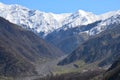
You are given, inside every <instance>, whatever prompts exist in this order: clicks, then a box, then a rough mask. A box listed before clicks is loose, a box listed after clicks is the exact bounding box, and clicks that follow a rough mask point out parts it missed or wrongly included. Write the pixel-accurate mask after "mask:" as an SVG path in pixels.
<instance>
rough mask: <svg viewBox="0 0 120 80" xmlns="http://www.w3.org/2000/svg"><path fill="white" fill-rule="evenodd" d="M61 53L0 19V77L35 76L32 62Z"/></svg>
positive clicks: (35, 36) (28, 32)
mask: <svg viewBox="0 0 120 80" xmlns="http://www.w3.org/2000/svg"><path fill="white" fill-rule="evenodd" d="M62 54H63V53H62V52H61V51H60V50H58V49H57V48H55V47H54V46H52V45H50V44H48V43H46V42H45V41H44V40H43V39H41V38H39V37H38V36H37V35H36V34H34V33H33V32H31V31H27V30H24V29H22V28H21V27H18V26H17V25H15V24H12V23H10V22H9V21H7V20H5V19H3V18H1V17H0V75H5V76H20V75H24V74H25V75H29V74H35V73H36V71H35V69H34V65H33V64H34V62H36V61H37V60H39V59H41V58H56V57H59V56H61V55H62Z"/></svg>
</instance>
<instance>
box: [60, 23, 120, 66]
mask: <svg viewBox="0 0 120 80" xmlns="http://www.w3.org/2000/svg"><path fill="white" fill-rule="evenodd" d="M110 26H112V28H111V29H107V30H105V31H103V32H102V33H101V34H98V35H96V36H94V37H93V38H91V39H89V40H87V41H86V42H84V43H83V44H81V45H80V46H79V47H78V48H77V49H76V50H74V51H73V52H72V53H71V54H70V55H68V56H67V57H66V58H65V59H64V60H63V61H61V62H59V63H58V64H59V65H65V64H69V63H71V62H74V61H77V60H84V61H85V62H86V63H92V62H96V61H100V63H99V66H104V65H107V64H111V63H112V62H113V61H114V60H115V59H117V57H118V55H120V31H119V30H120V24H112V25H110Z"/></svg>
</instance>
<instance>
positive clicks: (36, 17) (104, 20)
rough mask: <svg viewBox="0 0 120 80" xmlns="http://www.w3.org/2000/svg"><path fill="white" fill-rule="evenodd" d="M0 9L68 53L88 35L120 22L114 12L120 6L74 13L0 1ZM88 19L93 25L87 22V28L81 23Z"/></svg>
mask: <svg viewBox="0 0 120 80" xmlns="http://www.w3.org/2000/svg"><path fill="white" fill-rule="evenodd" d="M0 13H1V14H0V16H1V17H3V18H5V19H7V20H9V21H10V22H12V23H15V24H17V25H20V26H22V27H23V28H25V29H27V30H31V31H33V32H35V33H37V34H39V36H40V37H41V38H43V39H45V40H46V41H47V42H49V43H52V44H53V45H55V46H56V47H58V48H59V49H61V50H62V51H63V52H64V53H66V54H67V53H71V52H72V51H73V50H74V49H76V48H77V47H78V45H79V44H80V43H81V42H84V41H85V40H87V39H89V37H91V36H94V35H95V34H99V33H100V32H102V31H104V30H106V29H107V27H105V26H106V25H111V24H113V23H114V22H116V23H119V19H117V16H119V15H120V10H118V11H111V12H108V13H105V14H101V15H95V14H93V13H91V12H86V11H83V10H78V11H76V12H74V13H63V14H54V13H45V12H42V11H38V10H31V9H28V8H26V7H23V6H20V5H17V4H13V5H6V4H3V3H0ZM112 18H113V19H112ZM114 18H116V19H114ZM113 20H114V21H113ZM95 22H99V23H95ZM91 23H93V25H90V27H89V28H88V27H83V26H89V24H91ZM94 23H95V24H94ZM81 26H82V27H81ZM65 43H66V44H65Z"/></svg>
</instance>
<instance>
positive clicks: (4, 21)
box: [0, 3, 120, 80]
mask: <svg viewBox="0 0 120 80" xmlns="http://www.w3.org/2000/svg"><path fill="white" fill-rule="evenodd" d="M0 13H1V14H0V79H1V76H2V77H3V78H4V76H5V77H6V76H7V77H18V76H19V77H20V76H22V77H23V76H24V77H25V78H22V79H15V80H23V79H24V80H33V77H34V79H37V78H38V79H37V80H41V79H42V78H40V77H41V75H42V77H43V76H46V75H47V73H48V74H49V75H48V76H47V77H46V78H43V80H46V79H48V80H49V79H51V80H54V79H56V78H57V79H56V80H60V79H61V77H63V78H64V80H71V79H85V80H89V79H94V77H95V78H97V77H99V75H100V77H101V73H103V72H104V68H106V67H107V68H108V66H110V65H111V64H112V63H113V62H114V61H115V62H114V63H113V64H112V66H111V67H110V68H109V69H108V70H107V71H106V72H105V73H104V75H103V76H102V77H103V78H104V79H105V80H111V79H113V80H115V77H117V79H116V80H119V74H118V73H119V62H120V61H119V57H120V56H119V55H120V10H117V11H111V12H108V13H104V14H100V15H96V14H93V13H92V12H86V11H83V10H78V11H76V12H73V13H62V14H54V13H51V12H49V13H46V12H42V11H39V10H31V9H28V8H26V7H23V6H20V5H17V4H13V5H6V4H3V3H0ZM61 56H62V57H61ZM94 65H95V66H94ZM91 66H92V67H91ZM117 70H118V71H117ZM67 72H68V73H67ZM70 72H75V73H70ZM76 72H77V73H76ZM93 72H94V73H95V74H91V73H93ZM62 73H67V74H63V75H59V76H57V75H56V74H62ZM54 74H55V75H56V76H54ZM69 75H71V76H70V77H67V76H69ZM76 75H77V76H76ZM83 75H84V77H83ZM30 76H32V77H31V78H29V77H30ZM50 76H52V77H50ZM73 76H74V78H72V77H73ZM85 76H88V77H89V79H88V78H87V77H85ZM96 76H97V77H96ZM27 77H28V79H27ZM66 77H67V79H66ZM100 79H101V78H100ZM3 80H4V79H3ZM5 80H6V79H5ZM95 80H99V79H95ZM101 80H102V79H101Z"/></svg>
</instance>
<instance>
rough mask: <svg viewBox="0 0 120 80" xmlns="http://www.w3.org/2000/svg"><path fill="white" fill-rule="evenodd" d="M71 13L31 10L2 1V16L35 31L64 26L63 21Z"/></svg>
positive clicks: (47, 31) (49, 30)
mask: <svg viewBox="0 0 120 80" xmlns="http://www.w3.org/2000/svg"><path fill="white" fill-rule="evenodd" d="M70 14H71V13H68V14H67V13H66V14H53V13H45V12H41V11H38V10H30V9H28V8H26V7H23V6H20V5H17V4H15V5H5V4H3V3H0V16H1V17H4V18H6V19H7V20H9V21H10V22H12V23H15V24H18V25H21V26H22V27H24V28H27V29H32V30H33V31H34V32H37V33H40V32H43V33H45V35H46V34H48V33H49V32H51V31H53V30H55V29H57V28H59V27H61V26H62V21H63V20H64V19H65V17H67V16H69V15H70Z"/></svg>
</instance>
